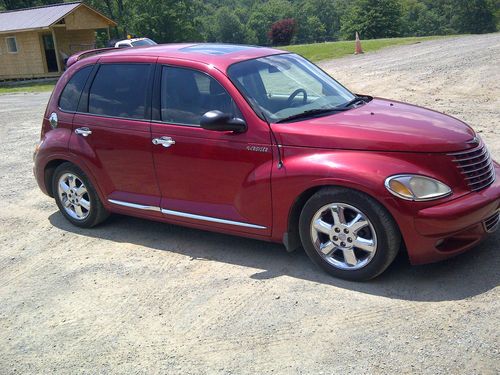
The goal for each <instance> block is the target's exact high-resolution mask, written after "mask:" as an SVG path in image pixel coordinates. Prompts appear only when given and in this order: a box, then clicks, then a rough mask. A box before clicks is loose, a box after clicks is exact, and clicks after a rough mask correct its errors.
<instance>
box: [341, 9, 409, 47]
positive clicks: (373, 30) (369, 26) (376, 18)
mask: <svg viewBox="0 0 500 375" xmlns="http://www.w3.org/2000/svg"><path fill="white" fill-rule="evenodd" d="M400 21H401V6H400V3H399V2H398V1H397V0H356V1H354V2H353V4H352V6H351V7H350V9H349V11H348V12H347V13H346V14H344V16H343V17H342V19H341V25H342V26H341V28H340V33H341V35H342V37H343V38H344V39H354V36H355V33H356V31H358V32H359V34H360V36H361V37H362V38H364V39H374V38H387V37H394V36H398V35H401V32H400V29H401V25H400Z"/></svg>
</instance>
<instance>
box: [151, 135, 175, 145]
mask: <svg viewBox="0 0 500 375" xmlns="http://www.w3.org/2000/svg"><path fill="white" fill-rule="evenodd" d="M153 144H154V145H162V146H163V147H170V146H172V145H175V141H174V140H173V139H172V138H171V137H165V136H163V137H160V138H153Z"/></svg>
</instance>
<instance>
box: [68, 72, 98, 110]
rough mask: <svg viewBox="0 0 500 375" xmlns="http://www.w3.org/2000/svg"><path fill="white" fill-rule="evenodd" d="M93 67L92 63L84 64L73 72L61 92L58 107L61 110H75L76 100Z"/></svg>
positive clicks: (78, 98) (76, 106)
mask: <svg viewBox="0 0 500 375" xmlns="http://www.w3.org/2000/svg"><path fill="white" fill-rule="evenodd" d="M93 67H94V66H93V65H89V66H86V67H84V68H82V69H80V70H79V71H77V72H76V73H75V74H73V76H72V77H71V78H70V80H69V81H68V83H67V84H66V86H65V87H64V89H63V91H62V93H61V97H60V98H59V108H61V109H62V110H63V111H68V112H76V109H77V108H78V101H79V100H80V96H81V95H82V91H83V88H84V87H85V83H86V82H87V79H88V77H89V74H90V72H91V71H92V68H93Z"/></svg>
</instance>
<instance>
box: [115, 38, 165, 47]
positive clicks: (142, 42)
mask: <svg viewBox="0 0 500 375" xmlns="http://www.w3.org/2000/svg"><path fill="white" fill-rule="evenodd" d="M156 44H158V43H156V42H155V41H154V40H151V39H149V38H133V39H124V40H120V41H118V42H116V43H115V47H116V48H128V47H146V46H154V45H156Z"/></svg>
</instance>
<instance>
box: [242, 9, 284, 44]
mask: <svg viewBox="0 0 500 375" xmlns="http://www.w3.org/2000/svg"><path fill="white" fill-rule="evenodd" d="M250 12H251V14H250V17H249V19H248V23H247V27H248V29H250V30H253V32H254V33H255V37H256V41H257V43H258V44H260V45H267V44H269V38H268V32H269V28H270V27H271V25H272V24H273V22H276V21H278V20H281V19H285V18H291V17H293V6H292V4H291V3H290V2H288V1H287V0H270V1H266V2H264V3H256V5H254V6H253V7H252V8H251V9H250Z"/></svg>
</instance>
